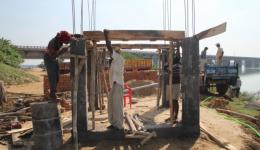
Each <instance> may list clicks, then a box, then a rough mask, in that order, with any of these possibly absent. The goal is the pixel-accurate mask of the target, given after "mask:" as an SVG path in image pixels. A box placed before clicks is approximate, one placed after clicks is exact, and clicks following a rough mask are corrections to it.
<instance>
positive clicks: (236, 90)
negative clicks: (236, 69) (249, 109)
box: [231, 77, 242, 97]
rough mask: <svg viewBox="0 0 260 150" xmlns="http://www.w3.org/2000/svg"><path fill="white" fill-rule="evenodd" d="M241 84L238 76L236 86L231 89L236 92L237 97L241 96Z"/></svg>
mask: <svg viewBox="0 0 260 150" xmlns="http://www.w3.org/2000/svg"><path fill="white" fill-rule="evenodd" d="M241 84H242V82H241V80H240V77H238V78H237V81H236V84H235V86H231V89H232V91H233V92H234V93H235V94H236V97H239V93H240V87H241Z"/></svg>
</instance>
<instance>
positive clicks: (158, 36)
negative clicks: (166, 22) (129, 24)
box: [84, 30, 185, 41]
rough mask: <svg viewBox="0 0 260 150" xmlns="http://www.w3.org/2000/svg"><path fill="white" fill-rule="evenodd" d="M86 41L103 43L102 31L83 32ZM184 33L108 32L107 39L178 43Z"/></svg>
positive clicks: (151, 31)
mask: <svg viewBox="0 0 260 150" xmlns="http://www.w3.org/2000/svg"><path fill="white" fill-rule="evenodd" d="M84 36H85V38H86V39H87V40H94V41H103V40H105V37H104V34H103V32H102V31H84ZM184 37H185V36H184V31H164V30H108V39H109V40H111V41H113V40H116V41H130V40H135V41H136V40H141V41H142V40H148V41H156V40H166V41H178V40H183V39H184Z"/></svg>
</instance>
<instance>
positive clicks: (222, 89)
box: [216, 84, 228, 96]
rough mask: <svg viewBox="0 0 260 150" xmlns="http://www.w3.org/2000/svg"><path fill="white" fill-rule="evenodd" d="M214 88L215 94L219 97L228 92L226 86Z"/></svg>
mask: <svg viewBox="0 0 260 150" xmlns="http://www.w3.org/2000/svg"><path fill="white" fill-rule="evenodd" d="M216 88H217V92H218V93H219V95H221V96H223V95H225V94H226V92H227V90H228V85H227V84H217V85H216Z"/></svg>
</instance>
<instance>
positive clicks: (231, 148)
mask: <svg viewBox="0 0 260 150" xmlns="http://www.w3.org/2000/svg"><path fill="white" fill-rule="evenodd" d="M200 129H201V131H203V132H204V133H206V134H207V135H208V136H209V138H210V139H211V140H213V141H214V142H216V143H217V144H218V145H219V146H221V147H223V148H225V149H227V150H237V148H236V147H235V146H233V145H231V144H230V143H228V142H227V141H226V140H224V139H223V138H221V137H217V136H216V135H213V134H212V133H210V132H209V130H208V129H207V128H206V126H204V125H203V124H202V123H200Z"/></svg>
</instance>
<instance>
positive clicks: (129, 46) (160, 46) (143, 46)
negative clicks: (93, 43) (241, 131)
mask: <svg viewBox="0 0 260 150" xmlns="http://www.w3.org/2000/svg"><path fill="white" fill-rule="evenodd" d="M112 46H115V47H120V48H121V49H168V48H169V47H170V46H169V44H112ZM97 48H106V45H105V44H97Z"/></svg>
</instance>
